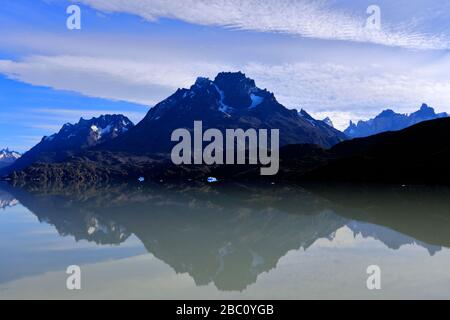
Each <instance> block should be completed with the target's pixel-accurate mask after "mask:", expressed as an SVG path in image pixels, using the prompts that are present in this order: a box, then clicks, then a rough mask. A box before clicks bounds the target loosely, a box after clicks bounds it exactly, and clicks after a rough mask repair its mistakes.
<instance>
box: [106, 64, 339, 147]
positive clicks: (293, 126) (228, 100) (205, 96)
mask: <svg viewBox="0 0 450 320" xmlns="http://www.w3.org/2000/svg"><path fill="white" fill-rule="evenodd" d="M195 121H202V122H203V128H204V129H208V128H216V129H219V130H222V131H224V132H225V130H226V129H227V128H241V129H245V130H246V129H249V128H254V129H260V128H261V129H262V128H264V129H280V145H281V146H283V145H286V144H298V143H311V144H317V145H320V146H323V147H330V146H332V145H334V144H336V143H339V142H340V141H343V140H345V139H346V137H345V135H344V134H343V133H342V132H340V131H338V130H336V129H334V128H331V127H330V126H328V125H326V124H325V123H323V122H322V121H318V120H315V119H313V118H311V119H306V118H305V117H302V116H301V115H299V113H298V112H297V110H294V109H292V110H289V109H287V108H286V107H285V106H283V105H282V104H280V103H279V102H278V101H277V99H276V98H275V95H274V94H273V93H271V92H270V91H268V90H267V89H261V88H259V87H257V85H256V83H255V81H254V80H253V79H251V78H249V77H247V76H246V75H245V74H244V73H242V72H222V73H219V74H218V75H217V76H216V77H215V78H214V80H211V79H209V78H205V77H199V78H197V80H196V81H195V83H194V84H193V85H192V86H191V87H190V88H189V89H186V88H183V89H178V90H177V91H176V92H175V93H174V94H172V95H171V96H169V97H168V98H167V99H165V100H163V101H162V102H160V103H158V104H157V105H156V106H154V107H153V108H151V109H150V110H149V112H148V114H147V115H146V117H145V118H144V119H143V121H141V122H140V123H139V124H138V125H137V126H136V127H135V128H133V130H130V132H129V133H127V134H125V135H124V136H122V137H120V138H119V139H118V140H117V141H112V142H110V143H107V145H105V146H102V149H105V150H114V151H118V150H120V151H124V152H134V153H136V152H145V153H167V152H169V151H170V150H171V149H172V147H173V145H174V144H173V142H172V141H171V138H170V137H171V134H172V132H173V131H174V130H176V129H178V128H187V129H190V128H192V127H193V125H194V122H195ZM146 137H155V138H154V139H153V138H152V139H146Z"/></svg>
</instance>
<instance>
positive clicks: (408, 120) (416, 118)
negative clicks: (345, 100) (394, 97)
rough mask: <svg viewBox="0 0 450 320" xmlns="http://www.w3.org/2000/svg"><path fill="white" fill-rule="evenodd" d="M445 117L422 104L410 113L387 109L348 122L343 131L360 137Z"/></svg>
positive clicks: (353, 136) (354, 136) (351, 135)
mask: <svg viewBox="0 0 450 320" xmlns="http://www.w3.org/2000/svg"><path fill="white" fill-rule="evenodd" d="M446 117H449V115H448V114H447V113H445V112H443V113H436V112H435V111H434V109H433V108H431V107H429V106H428V105H427V104H423V105H422V106H421V107H420V109H419V110H418V111H416V112H414V113H411V114H400V113H396V112H394V111H392V110H390V109H388V110H385V111H383V112H382V113H380V114H379V115H378V116H376V117H375V118H373V119H370V120H368V121H359V122H358V123H357V124H355V123H353V122H350V126H349V127H348V128H347V129H345V131H344V133H345V134H346V135H347V136H348V137H350V138H362V137H368V136H372V135H374V134H378V133H382V132H386V131H398V130H402V129H405V128H407V127H410V126H413V125H415V124H418V123H420V122H423V121H428V120H434V119H439V118H446Z"/></svg>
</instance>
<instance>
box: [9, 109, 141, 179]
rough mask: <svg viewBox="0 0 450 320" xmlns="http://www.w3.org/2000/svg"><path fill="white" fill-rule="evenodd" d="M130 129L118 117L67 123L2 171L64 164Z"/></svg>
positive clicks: (129, 123)
mask: <svg viewBox="0 0 450 320" xmlns="http://www.w3.org/2000/svg"><path fill="white" fill-rule="evenodd" d="M133 127H134V124H133V122H131V121H130V120H129V119H128V118H127V117H125V116H124V115H120V114H116V115H102V116H99V117H96V118H95V117H94V118H91V119H83V118H81V119H80V120H79V121H78V122H77V123H75V124H72V123H66V124H65V125H63V126H62V128H61V129H60V130H59V131H58V133H55V134H53V135H51V136H45V137H43V138H42V140H41V142H40V143H38V144H37V145H36V146H34V147H33V148H32V149H31V150H30V151H28V152H27V153H25V154H24V155H23V156H22V157H21V158H20V159H18V160H17V161H16V162H14V163H13V164H12V165H11V166H10V167H8V168H5V170H6V171H7V172H6V173H9V172H11V171H15V170H22V169H24V168H26V167H27V166H29V165H31V164H33V163H36V162H42V163H51V162H58V161H63V160H65V159H66V158H67V157H68V156H70V155H72V154H77V153H79V152H80V151H81V150H84V149H86V148H89V147H93V146H97V145H99V144H102V143H105V142H107V141H111V140H113V139H115V138H117V137H118V136H120V135H122V134H124V133H125V132H127V131H128V130H130V129H131V128H133Z"/></svg>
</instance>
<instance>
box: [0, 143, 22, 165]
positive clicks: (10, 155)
mask: <svg viewBox="0 0 450 320" xmlns="http://www.w3.org/2000/svg"><path fill="white" fill-rule="evenodd" d="M21 156H22V155H21V154H20V153H19V152H16V151H10V150H9V149H8V148H6V149H3V150H0V168H4V167H7V166H10V165H11V164H13V163H14V162H15V161H16V160H17V159H19V158H20V157H21Z"/></svg>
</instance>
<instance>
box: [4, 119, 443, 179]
mask: <svg viewBox="0 0 450 320" xmlns="http://www.w3.org/2000/svg"><path fill="white" fill-rule="evenodd" d="M449 147H450V119H448V118H445V119H438V120H433V121H428V122H423V123H420V124H418V125H416V126H413V127H410V128H407V129H404V130H402V131H398V132H388V133H382V134H379V135H375V136H371V137H368V138H360V139H354V140H351V141H346V142H342V143H340V144H338V145H336V146H334V147H332V148H330V149H328V150H325V149H323V148H321V147H318V146H316V145H308V144H304V145H289V146H285V147H283V148H281V149H280V171H279V173H278V174H277V175H276V176H269V177H261V176H260V170H259V169H260V167H259V166H257V165H222V166H206V165H197V166H195V165H192V166H175V165H173V164H172V163H171V162H170V160H166V159H163V158H160V159H158V158H155V157H153V156H145V155H139V156H138V155H133V154H128V153H119V152H104V151H90V152H87V153H85V154H83V155H82V156H78V157H73V158H71V159H70V160H68V161H65V162H63V163H58V164H37V165H34V166H31V167H29V168H27V169H26V170H24V171H22V172H17V173H14V174H13V175H11V178H12V179H13V180H15V181H18V182H26V181H31V180H35V181H40V182H42V183H46V182H49V181H52V182H54V181H59V182H60V183H62V184H64V183H67V182H69V181H77V182H80V181H84V182H96V181H108V180H111V181H112V180H114V181H117V180H120V181H125V180H128V181H129V180H137V179H138V178H139V177H144V178H145V179H146V180H158V181H159V180H160V179H164V180H165V179H168V180H169V179H170V180H181V181H186V180H189V179H198V180H203V181H205V180H206V178H207V177H210V176H214V177H217V178H219V180H252V181H257V180H260V179H270V180H271V181H283V180H285V181H286V180H291V181H306V180H320V181H324V180H325V181H363V182H379V183H400V184H410V183H427V184H428V183H431V184H433V183H439V184H450V169H449V166H448V164H449V163H450V161H449V160H450V150H449Z"/></svg>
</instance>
